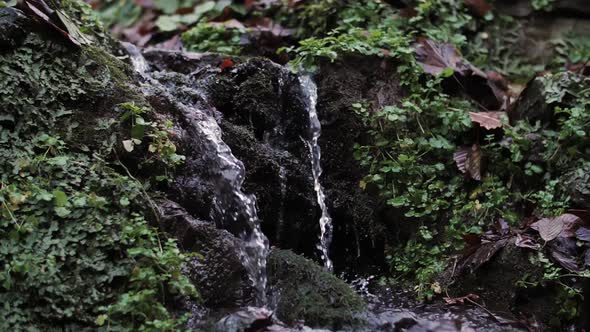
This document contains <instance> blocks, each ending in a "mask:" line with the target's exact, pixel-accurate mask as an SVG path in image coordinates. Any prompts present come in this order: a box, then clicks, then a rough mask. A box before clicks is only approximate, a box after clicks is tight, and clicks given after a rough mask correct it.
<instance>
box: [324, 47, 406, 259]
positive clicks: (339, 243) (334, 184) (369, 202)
mask: <svg viewBox="0 0 590 332" xmlns="http://www.w3.org/2000/svg"><path fill="white" fill-rule="evenodd" d="M397 77H398V76H397V74H396V73H395V67H394V66H393V65H392V64H391V63H388V62H381V60H380V59H375V58H366V57H348V58H345V59H343V60H342V61H341V62H338V63H324V64H323V65H322V66H321V72H320V75H319V77H318V84H317V85H318V91H319V96H318V116H319V118H320V121H321V123H322V136H321V137H320V140H319V144H320V146H321V148H322V167H323V170H324V172H323V175H322V179H321V180H322V184H323V185H324V188H325V190H326V196H327V197H328V202H327V203H328V205H329V207H330V213H331V214H332V218H333V219H334V241H333V244H332V248H333V251H336V252H339V253H344V254H340V255H338V256H336V257H334V260H335V264H336V266H352V265H355V264H357V263H360V262H364V264H366V263H369V264H376V263H377V264H378V263H380V262H381V261H382V259H383V257H382V255H383V244H384V237H383V230H384V227H385V226H384V223H383V221H382V220H381V214H382V211H383V210H384V208H383V207H382V206H380V205H379V204H378V202H377V200H376V199H375V198H374V197H371V196H370V195H368V194H367V193H366V192H364V191H362V190H361V189H360V188H359V181H360V180H361V178H362V177H363V176H364V175H365V174H366V172H365V171H364V170H363V169H361V168H360V166H359V163H358V162H357V161H356V160H355V159H354V156H353V153H354V150H353V146H354V143H359V144H363V142H365V141H366V139H367V138H366V137H365V136H364V135H366V134H365V133H366V129H367V128H366V127H365V126H364V124H363V122H362V119H361V117H360V116H359V115H357V114H356V113H354V111H353V108H352V104H353V103H355V102H358V101H359V100H367V101H368V102H369V103H371V104H372V105H374V106H382V105H392V104H396V103H398V102H399V100H400V99H401V97H402V96H403V91H402V89H401V88H400V86H399V81H398V80H397Z"/></svg>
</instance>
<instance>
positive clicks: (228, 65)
mask: <svg viewBox="0 0 590 332" xmlns="http://www.w3.org/2000/svg"><path fill="white" fill-rule="evenodd" d="M234 65H235V63H234V62H233V61H232V59H223V61H221V64H220V65H219V68H221V71H224V70H226V69H228V68H231V67H233V66H234Z"/></svg>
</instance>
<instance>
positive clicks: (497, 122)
mask: <svg viewBox="0 0 590 332" xmlns="http://www.w3.org/2000/svg"><path fill="white" fill-rule="evenodd" d="M505 115H506V112H469V117H470V118H471V122H473V123H477V124H479V125H480V126H481V127H483V128H485V129H487V130H490V129H496V128H501V127H502V118H503V117H504V116H505Z"/></svg>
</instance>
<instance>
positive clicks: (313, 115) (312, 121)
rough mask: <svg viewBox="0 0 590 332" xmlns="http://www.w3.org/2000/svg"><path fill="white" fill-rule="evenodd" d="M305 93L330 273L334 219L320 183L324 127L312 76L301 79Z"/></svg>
mask: <svg viewBox="0 0 590 332" xmlns="http://www.w3.org/2000/svg"><path fill="white" fill-rule="evenodd" d="M299 82H300V84H301V88H302V90H303V93H304V94H305V96H306V97H307V111H308V114H309V131H310V133H309V135H310V136H309V140H308V141H307V145H308V146H309V152H310V154H311V167H312V172H313V182H314V190H315V192H316V196H317V201H318V204H319V206H320V209H321V211H322V215H321V216H320V220H319V222H320V232H321V233H320V243H319V246H318V247H319V249H320V250H321V251H322V260H323V261H324V266H325V267H326V269H328V270H329V271H332V270H333V269H334V266H333V264H332V260H331V259H330V243H331V242H332V218H331V217H330V214H329V213H328V207H327V206H326V195H325V194H324V189H323V188H322V184H321V183H320V176H321V175H322V165H321V155H322V152H321V149H320V145H319V144H318V139H319V138H320V135H321V134H322V125H321V124H320V120H319V119H318V113H317V110H316V105H317V100H318V89H317V86H316V84H315V83H314V82H313V80H312V78H311V77H310V76H307V75H306V76H301V77H300V78H299Z"/></svg>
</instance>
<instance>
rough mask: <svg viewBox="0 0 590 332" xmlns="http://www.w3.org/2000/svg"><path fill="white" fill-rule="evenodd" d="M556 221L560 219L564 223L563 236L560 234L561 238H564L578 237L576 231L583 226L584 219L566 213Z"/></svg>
mask: <svg viewBox="0 0 590 332" xmlns="http://www.w3.org/2000/svg"><path fill="white" fill-rule="evenodd" d="M555 219H559V220H561V222H562V223H563V230H562V231H561V234H559V236H563V237H574V236H576V231H577V230H578V228H580V225H581V224H582V219H581V218H580V217H578V216H576V215H575V214H571V213H564V214H562V215H561V216H559V217H557V218H555Z"/></svg>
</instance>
